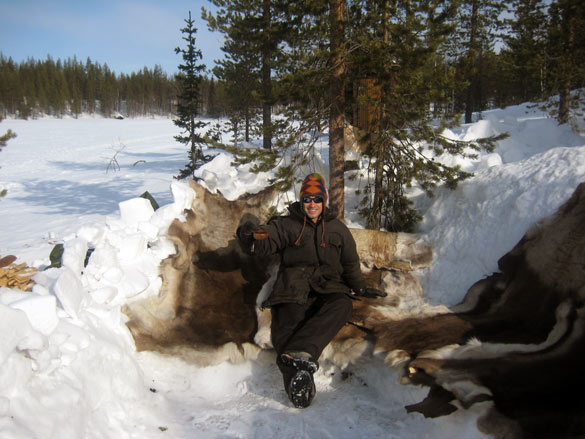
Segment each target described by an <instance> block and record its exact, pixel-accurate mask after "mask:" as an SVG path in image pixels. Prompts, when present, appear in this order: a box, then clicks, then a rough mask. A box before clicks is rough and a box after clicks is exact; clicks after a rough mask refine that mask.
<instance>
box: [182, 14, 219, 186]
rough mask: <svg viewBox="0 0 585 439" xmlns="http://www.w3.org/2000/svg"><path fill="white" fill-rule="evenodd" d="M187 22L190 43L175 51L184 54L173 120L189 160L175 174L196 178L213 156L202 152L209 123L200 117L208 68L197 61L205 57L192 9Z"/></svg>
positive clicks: (186, 29)
mask: <svg viewBox="0 0 585 439" xmlns="http://www.w3.org/2000/svg"><path fill="white" fill-rule="evenodd" d="M184 21H185V23H186V26H185V27H184V28H182V29H181V32H182V34H183V37H182V39H183V40H185V41H186V43H187V46H186V47H185V48H184V49H182V48H180V47H177V48H176V49H175V53H177V54H181V55H182V58H183V63H182V64H179V66H178V68H179V73H177V75H176V76H175V79H176V81H177V85H178V95H177V119H175V120H173V123H174V124H175V125H176V126H178V127H179V128H181V130H182V134H180V135H177V136H175V140H177V141H178V142H181V143H183V144H185V145H187V146H188V147H189V154H188V156H189V162H188V163H187V164H186V165H185V167H184V168H183V169H181V170H180V171H179V175H178V176H177V177H176V178H178V179H182V178H186V177H192V178H195V171H196V170H197V169H198V168H199V167H201V166H202V165H203V164H205V163H207V162H208V161H210V160H211V158H212V157H211V156H209V155H205V154H204V153H203V146H204V145H205V144H206V142H205V140H204V138H203V136H202V135H201V134H200V133H199V131H200V130H201V129H202V128H204V127H205V126H206V125H207V124H206V123H204V122H202V121H201V120H197V117H198V116H199V115H200V112H201V105H202V99H201V93H200V84H201V80H202V76H201V72H203V71H204V70H205V66H204V65H202V64H197V63H198V62H199V60H201V58H202V56H201V51H200V50H198V49H196V47H195V34H196V33H197V29H196V28H195V25H194V24H195V22H194V21H193V20H192V19H191V11H189V18H187V19H186V20H184Z"/></svg>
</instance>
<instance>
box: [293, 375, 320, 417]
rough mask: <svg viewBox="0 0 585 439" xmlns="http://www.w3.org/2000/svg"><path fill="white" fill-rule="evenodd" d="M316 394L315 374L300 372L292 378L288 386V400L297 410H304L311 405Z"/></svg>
mask: <svg viewBox="0 0 585 439" xmlns="http://www.w3.org/2000/svg"><path fill="white" fill-rule="evenodd" d="M315 393H316V389H315V381H314V380H313V374H311V373H309V372H308V371H306V370H299V371H298V372H297V373H296V374H295V376H293V377H292V379H291V381H290V384H289V386H288V398H289V399H290V400H291V402H292V403H293V405H294V406H295V407H296V408H298V409H304V408H306V407H309V405H311V401H313V398H314V397H315Z"/></svg>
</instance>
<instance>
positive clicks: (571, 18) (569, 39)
mask: <svg viewBox="0 0 585 439" xmlns="http://www.w3.org/2000/svg"><path fill="white" fill-rule="evenodd" d="M576 9H577V8H576V5H575V4H573V3H569V4H568V5H566V6H565V7H564V8H563V12H562V21H563V22H562V29H563V37H562V38H563V40H564V43H565V44H563V46H564V49H565V50H563V59H562V60H561V62H562V64H563V68H562V78H561V87H560V89H559V115H558V117H557V120H558V121H559V123H560V124H563V123H567V122H569V116H570V102H571V79H572V76H573V71H574V69H573V67H574V62H573V53H574V50H575V14H576Z"/></svg>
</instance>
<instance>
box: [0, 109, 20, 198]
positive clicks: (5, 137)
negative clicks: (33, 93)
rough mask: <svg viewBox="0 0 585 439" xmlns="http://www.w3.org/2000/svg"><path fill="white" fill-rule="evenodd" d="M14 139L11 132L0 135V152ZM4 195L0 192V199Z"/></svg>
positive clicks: (14, 135)
mask: <svg viewBox="0 0 585 439" xmlns="http://www.w3.org/2000/svg"><path fill="white" fill-rule="evenodd" d="M0 122H2V115H0ZM15 137H16V134H15V133H14V131H12V130H8V131H6V132H5V133H4V134H2V135H0V151H2V148H4V147H5V146H6V143H7V142H8V141H9V140H10V139H13V138H15ZM5 195H6V189H2V190H0V198H2V197H3V196H5Z"/></svg>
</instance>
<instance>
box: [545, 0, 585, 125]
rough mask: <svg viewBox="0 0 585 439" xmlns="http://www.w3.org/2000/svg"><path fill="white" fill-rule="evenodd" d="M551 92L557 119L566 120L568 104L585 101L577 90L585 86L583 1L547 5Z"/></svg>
mask: <svg viewBox="0 0 585 439" xmlns="http://www.w3.org/2000/svg"><path fill="white" fill-rule="evenodd" d="M549 14H550V26H549V35H548V40H549V46H550V49H549V53H550V54H551V61H552V62H551V66H550V73H551V75H550V79H551V86H550V93H551V94H557V93H558V95H559V101H558V110H557V114H556V116H557V120H558V121H559V123H567V122H569V118H570V114H571V108H572V107H575V108H578V107H582V106H584V105H585V103H584V102H583V100H584V99H583V98H580V93H575V94H574V97H573V98H572V97H571V91H572V90H575V89H577V88H580V87H583V86H585V79H584V78H585V5H584V4H583V2H582V1H579V0H557V1H555V2H553V3H552V4H551V6H550V8H549Z"/></svg>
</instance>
